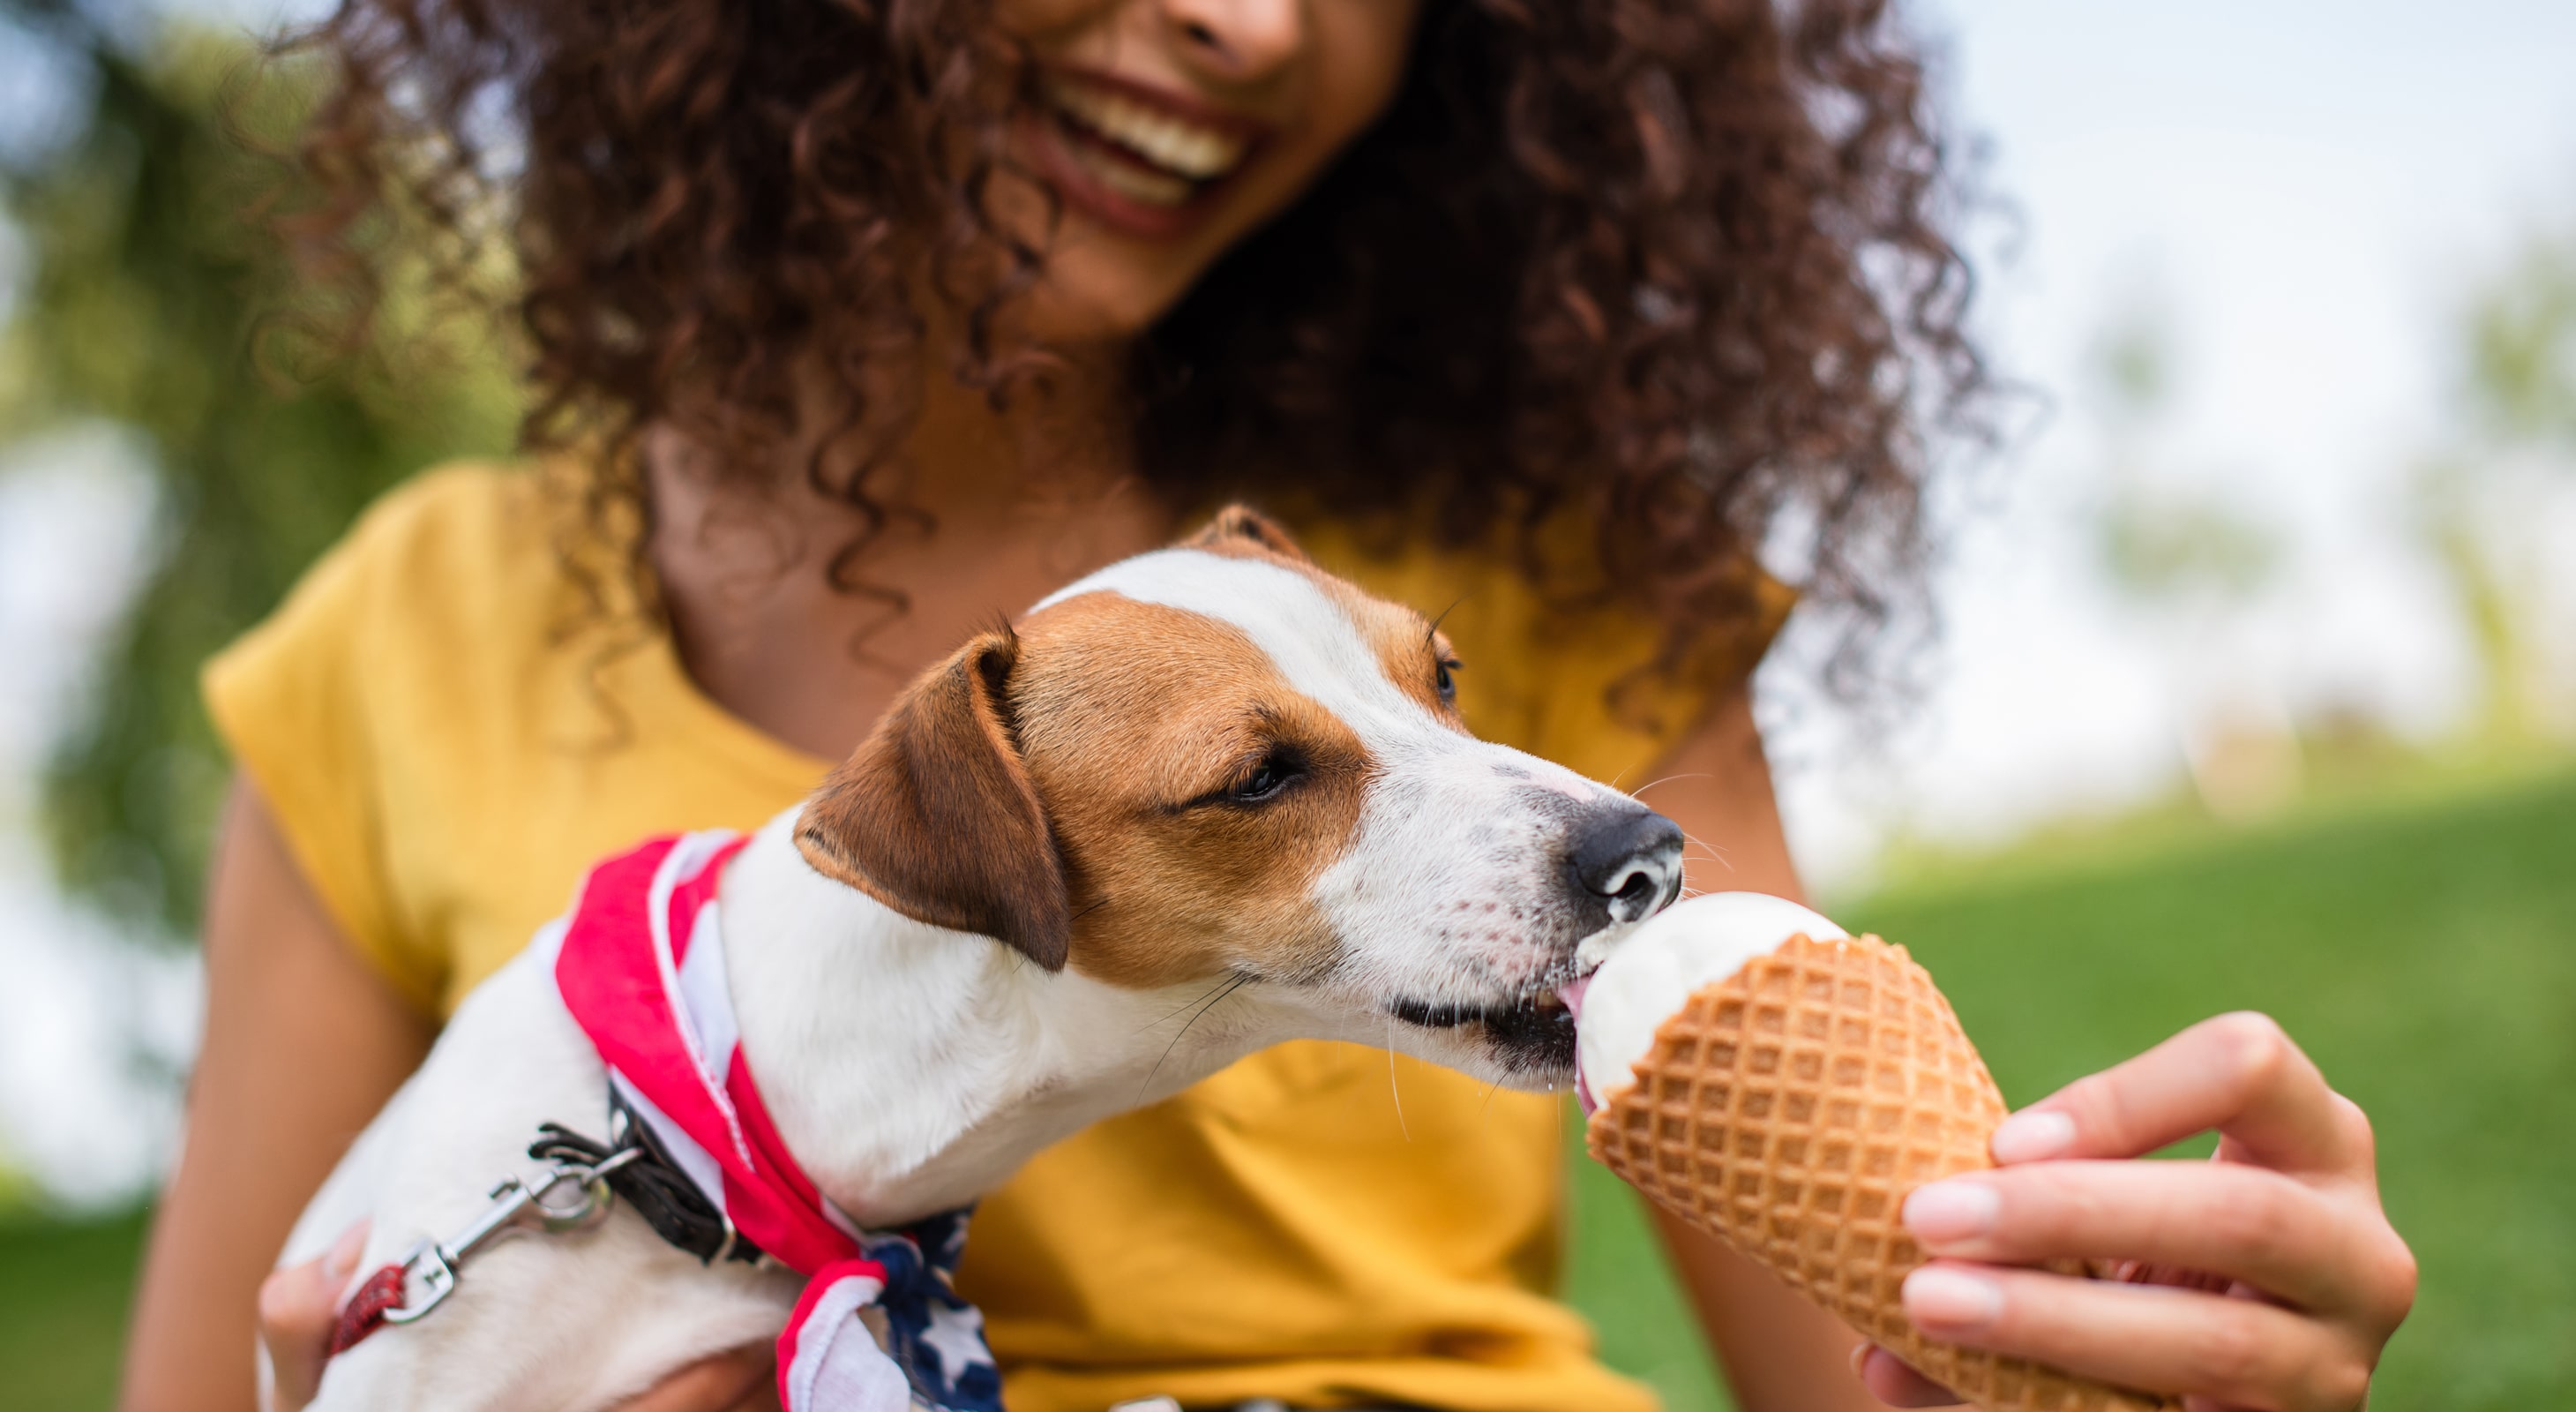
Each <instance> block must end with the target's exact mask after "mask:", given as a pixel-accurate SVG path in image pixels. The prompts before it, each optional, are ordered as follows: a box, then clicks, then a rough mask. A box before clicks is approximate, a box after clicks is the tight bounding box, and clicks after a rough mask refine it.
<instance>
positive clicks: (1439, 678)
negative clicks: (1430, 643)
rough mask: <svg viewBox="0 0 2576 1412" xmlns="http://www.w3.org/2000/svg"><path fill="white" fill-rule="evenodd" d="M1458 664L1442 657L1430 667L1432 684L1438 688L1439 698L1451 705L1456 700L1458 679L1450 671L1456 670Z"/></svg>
mask: <svg viewBox="0 0 2576 1412" xmlns="http://www.w3.org/2000/svg"><path fill="white" fill-rule="evenodd" d="M1458 665H1459V664H1458V663H1456V662H1452V661H1449V660H1448V659H1446V658H1443V659H1441V661H1440V662H1439V663H1438V664H1437V665H1436V666H1434V667H1433V668H1432V676H1431V683H1432V685H1434V686H1436V687H1438V688H1440V699H1441V700H1442V701H1444V702H1446V703H1448V704H1450V705H1453V706H1454V705H1456V704H1457V702H1458V679H1457V678H1456V677H1454V676H1451V675H1450V673H1452V672H1455V671H1457V670H1458Z"/></svg>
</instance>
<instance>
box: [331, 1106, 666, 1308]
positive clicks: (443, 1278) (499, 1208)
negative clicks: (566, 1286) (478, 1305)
mask: <svg viewBox="0 0 2576 1412" xmlns="http://www.w3.org/2000/svg"><path fill="white" fill-rule="evenodd" d="M546 1129H547V1130H548V1131H550V1132H560V1131H561V1129H559V1128H556V1127H555V1125H554V1124H552V1123H548V1124H547V1125H546ZM567 1136H569V1134H567ZM550 1146H551V1140H550V1139H540V1140H539V1141H538V1142H537V1143H536V1144H534V1145H532V1146H531V1147H530V1148H529V1149H528V1155H529V1156H530V1157H534V1158H537V1159H538V1160H540V1161H542V1162H544V1163H545V1169H544V1171H543V1172H542V1173H541V1174H539V1175H538V1176H537V1177H536V1178H534V1179H533V1180H522V1179H521V1178H518V1177H504V1178H502V1179H501V1183H500V1185H498V1186H496V1187H494V1188H492V1204H491V1205H489V1206H486V1207H484V1208H483V1210H482V1213H481V1214H479V1215H477V1216H476V1217H475V1218H474V1219H473V1220H471V1221H469V1222H467V1223H466V1225H465V1228H464V1229H463V1230H460V1231H458V1232H457V1233H456V1234H454V1235H452V1236H449V1237H448V1238H447V1239H445V1240H424V1241H422V1242H420V1243H419V1244H418V1245H415V1246H413V1247H412V1248H411V1249H410V1250H409V1251H407V1252H405V1254H404V1255H403V1257H402V1258H401V1259H400V1260H397V1261H395V1262H394V1263H392V1264H390V1265H387V1266H385V1267H383V1268H382V1269H380V1270H378V1271H376V1272H375V1273H374V1274H372V1275H369V1276H367V1278H366V1282H365V1283H363V1284H361V1285H359V1286H358V1288H357V1290H356V1291H355V1292H353V1293H352V1294H351V1295H350V1296H349V1302H348V1303H347V1304H346V1305H344V1306H342V1308H341V1310H340V1317H339V1320H338V1321H337V1322H336V1323H334V1324H333V1325H332V1327H331V1351H330V1356H332V1357H334V1358H336V1357H338V1356H339V1355H341V1354H343V1353H346V1352H348V1351H349V1350H350V1349H351V1348H354V1347H356V1346H357V1345H358V1344H360V1343H362V1342H364V1341H365V1340H366V1339H367V1337H368V1336H369V1335H371V1334H373V1333H375V1332H376V1331H377V1330H379V1329H381V1328H383V1327H385V1326H386V1325H387V1324H408V1323H411V1322H412V1321H413V1320H415V1319H419V1318H422V1317H424V1316H426V1315H427V1314H428V1313H429V1311H430V1310H432V1309H435V1308H437V1307H438V1306H439V1305H441V1304H443V1303H445V1302H447V1297H448V1296H449V1295H451V1294H454V1293H455V1292H456V1286H457V1283H458V1281H459V1280H460V1279H461V1278H462V1277H463V1275H464V1271H465V1265H466V1262H468V1261H470V1260H472V1259H473V1258H474V1257H475V1256H476V1255H479V1254H481V1253H482V1252H483V1250H484V1249H485V1248H486V1247H488V1246H489V1245H491V1244H492V1242H494V1241H496V1240H499V1239H500V1238H501V1237H503V1236H505V1235H508V1234H510V1233H511V1232H513V1231H532V1232H537V1233H540V1234H544V1235H564V1234H568V1233H570V1232H573V1231H581V1230H588V1229H589V1228H591V1227H592V1226H595V1225H597V1224H599V1222H600V1220H601V1219H602V1218H604V1217H605V1216H607V1214H608V1207H609V1203H610V1202H611V1201H612V1200H614V1199H615V1194H614V1191H613V1189H612V1188H613V1179H614V1178H616V1177H619V1176H621V1175H624V1174H626V1173H629V1172H632V1171H634V1170H635V1167H636V1164H637V1163H638V1162H639V1161H641V1160H642V1159H643V1158H644V1157H646V1156H647V1155H648V1154H647V1153H646V1151H645V1149H644V1148H643V1147H642V1146H640V1145H637V1146H627V1147H622V1148H617V1149H613V1150H612V1149H609V1148H606V1147H605V1146H602V1145H599V1144H590V1146H591V1147H593V1148H594V1149H596V1152H597V1155H596V1157H593V1158H590V1159H588V1160H578V1159H575V1158H571V1157H567V1156H565V1155H563V1154H562V1153H561V1152H559V1151H552V1150H549V1149H550ZM567 1188H569V1189H570V1192H571V1198H570V1199H569V1200H564V1199H561V1198H560V1197H558V1195H557V1194H558V1193H560V1192H563V1191H565V1190H566V1189H567ZM415 1282H417V1283H418V1284H419V1286H420V1290H421V1298H420V1300H419V1302H417V1303H414V1302H413V1300H412V1298H411V1288H412V1285H413V1284H414V1283H415Z"/></svg>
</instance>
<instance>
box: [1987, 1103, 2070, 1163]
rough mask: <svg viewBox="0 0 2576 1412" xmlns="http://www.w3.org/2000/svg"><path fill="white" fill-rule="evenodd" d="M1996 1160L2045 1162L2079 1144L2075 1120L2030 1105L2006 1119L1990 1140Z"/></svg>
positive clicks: (1989, 1144)
mask: <svg viewBox="0 0 2576 1412" xmlns="http://www.w3.org/2000/svg"><path fill="white" fill-rule="evenodd" d="M1987 1145H1988V1146H1989V1147H1991V1148H1993V1149H1994V1154H1995V1160H1996V1161H1998V1162H2002V1163H2006V1164H2010V1163H2014V1162H2042V1161H2046V1160H2047V1159H2049V1158H2051V1157H2056V1156H2060V1155H2062V1154H2063V1153H2064V1152H2065V1151H2066V1150H2067V1149H2068V1148H2070V1147H2073V1146H2074V1145H2075V1120H2074V1119H2073V1118H2070V1117H2067V1116H2066V1115H2065V1114H2063V1113H2057V1112H2052V1111H2050V1110H2048V1109H2045V1108H2028V1109H2024V1110H2022V1111H2021V1112H2019V1113H2015V1114H2013V1115H2012V1116H2011V1117H2009V1118H2006V1119H2004V1120H2003V1123H2002V1125H2001V1126H1999V1127H1997V1128H1996V1129H1995V1135H1994V1137H1993V1139H1992V1140H1991V1141H1989V1142H1988V1144H1987Z"/></svg>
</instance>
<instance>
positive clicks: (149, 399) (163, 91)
mask: <svg viewBox="0 0 2576 1412" xmlns="http://www.w3.org/2000/svg"><path fill="white" fill-rule="evenodd" d="M135 15H136V11H134V10H133V9H132V8H130V7H122V6H120V7H114V8H113V9H111V8H110V7H108V6H106V5H104V4H102V5H100V6H98V7H97V8H96V9H95V10H92V9H90V8H88V7H85V6H83V5H81V4H79V3H76V0H0V28H5V29H8V30H15V31H17V32H18V34H17V35H13V36H11V37H10V38H9V40H8V41H7V42H11V43H23V44H26V45H32V46H35V47H36V48H38V49H39V50H40V51H41V52H42V55H43V57H42V59H41V60H40V61H39V62H41V63H43V64H44V65H46V66H48V68H49V70H50V71H51V72H53V73H54V74H56V75H57V76H59V77H61V78H62V79H63V80H64V82H63V83H62V84H61V86H60V87H61V91H63V92H65V93H67V94H70V95H72V99H71V107H72V111H70V112H68V113H67V114H65V115H63V120H62V121H59V122H56V123H54V124H52V125H51V126H52V130H51V131H49V132H46V133H42V134H39V135H38V138H39V139H40V140H31V141H24V142H17V143H5V142H0V211H5V215H6V219H7V221H8V222H9V224H10V225H11V226H12V227H14V233H15V236H16V241H15V243H16V244H17V246H18V247H19V250H18V257H19V258H18V261H17V263H18V265H19V266H20V269H19V272H18V286H17V288H16V290H15V298H14V301H12V302H11V303H10V304H9V306H8V318H9V322H8V324H7V326H6V328H5V330H0V444H5V443H12V442H23V441H25V440H26V439H28V438H31V437H35V436H39V435H43V434H46V433H48V432H53V431H57V430H60V429H62V428H64V427H66V426H70V425H77V424H80V423H84V422H90V423H94V422H97V421H100V420H105V421H110V422H114V423H117V424H120V425H122V426H125V427H128V428H131V429H133V430H134V431H136V432H139V433H141V435H142V436H143V438H144V439H145V441H146V442H147V444H148V446H149V449H150V457H151V462H152V470H153V474H154V476H155V479H156V482H157V485H158V492H159V509H158V514H159V521H160V524H159V531H158V534H157V536H156V553H157V559H156V562H155V563H154V565H153V566H152V567H151V569H150V571H149V573H148V574H147V575H146V577H145V578H144V581H143V588H142V590H141V591H140V593H139V594H138V595H137V597H136V599H135V601H134V602H133V604H132V605H131V608H130V610H129V611H128V612H127V614H126V615H125V617H124V619H123V622H122V624H121V626H120V628H119V629H118V630H117V631H116V633H115V634H114V635H113V636H112V638H111V640H110V642H109V643H108V645H107V648H106V652H107V659H106V661H105V663H104V664H103V670H102V671H101V673H100V676H99V679H98V689H97V691H96V694H95V697H94V699H93V700H92V701H91V702H89V703H88V705H87V709H86V710H84V711H83V712H81V713H80V715H79V718H78V724H77V725H76V727H75V728H74V729H73V730H72V732H71V733H70V734H69V736H68V738H66V739H65V740H63V741H62V742H61V743H60V747H59V751H58V753H57V755H56V757H55V759H54V761H53V763H52V766H51V769H50V772H49V776H48V778H47V780H46V788H45V815H46V823H47V828H48V833H49V837H50V841H51V843H52V846H53V851H54V857H55V859H56V861H57V864H58V867H59V870H60V873H61V876H62V878H63V880H64V882H65V883H66V884H67V885H68V886H70V887H71V888H72V889H73V890H75V891H76V892H78V893H81V894H84V895H86V896H88V897H89V898H91V899H93V900H94V901H97V902H99V903H101V904H103V905H104V906H105V907H107V908H108V910H109V911H110V912H111V913H113V914H115V915H117V916H119V917H120V918H121V919H123V920H126V921H128V922H130V923H133V924H137V925H139V926H141V927H144V928H145V929H148V930H161V931H167V932H169V933H171V934H176V935H182V936H184V935H190V934H193V931H194V927H195V922H196V915H197V906H198V899H199V894H200V892H201V890H202V887H203V878H204V873H205V862H206V854H207V846H208V843H209V842H210V831H211V825H212V821H213V818H214V810H215V806H216V803H217V800H218V796H219V792H220V789H221V784H222V781H223V779H224V777H225V772H226V767H225V764H224V759H223V754H222V750H221V748H220V746H219V745H218V744H217V743H216V741H215V739H214V736H213V733H212V732H211V730H210V729H209V727H208V725H207V723H206V720H205V717H204V713H203V711H202V710H201V709H200V707H199V704H198V698H197V687H196V678H197V670H198V667H199V665H200V664H201V663H202V662H203V661H204V660H205V658H206V657H207V655H208V654H210V653H211V652H213V651H214V650H215V649H217V648H219V647H221V646H223V645H224V644H225V643H226V642H227V641H229V640H230V639H231V638H232V637H233V636H234V635H236V634H237V633H239V632H241V631H242V630H243V629H244V628H245V627H247V626H249V625H250V624H251V623H253V622H255V621H257V620H258V619H259V618H260V617H261V616H262V615H263V614H265V613H267V612H268V611H269V610H270V609H271V608H272V607H274V606H275V605H276V604H277V602H278V601H279V599H280V598H281V597H283V596H284V594H285V592H286V590H287V589H288V588H289V587H290V586H291V585H292V584H293V583H294V582H295V579H296V576H297V575H298V574H299V573H300V572H301V571H302V570H303V568H304V567H305V566H306V564H308V563H309V562H310V561H311V560H312V559H313V558H314V556H315V555H316V554H318V553H319V552H321V550H322V549H323V548H325V547H326V546H328V545H329V544H330V543H331V542H332V541H333V539H334V538H336V537H337V536H338V535H339V534H340V532H341V531H342V530H343V529H344V528H345V527H346V526H347V525H348V524H349V522H350V520H351V519H352V518H353V517H354V516H355V515H356V514H357V512H358V511H359V510H360V509H362V508H363V507H364V506H365V505H366V504H367V503H368V502H369V501H370V500H372V499H374V498H375V497H376V496H377V495H378V494H379V493H380V492H382V491H383V490H384V489H385V488H386V487H388V486H390V485H391V484H393V483H394V482H395V481H397V480H399V479H401V478H402V477H403V476H405V475H406V474H408V473H409V472H411V471H412V470H414V469H415V468H417V467H420V466H422V465H424V464H427V463H429V462H432V461H436V460H439V459H442V458H445V457H450V456H457V455H467V454H489V453H493V452H498V451H502V450H505V449H506V448H507V447H508V446H509V445H510V443H511V437H512V428H513V426H514V424H515V420H516V416H517V411H518V408H517V405H516V401H515V398H514V395H513V392H512V387H511V381H510V379H509V377H508V375H507V373H506V368H507V360H506V359H504V358H501V357H498V356H496V349H495V347H494V346H493V345H492V344H491V343H490V342H489V341H488V340H487V339H484V338H483V337H481V330H478V329H476V328H475V327H473V326H472V325H471V324H470V323H466V322H460V320H459V319H458V318H457V317H455V315H456V313H457V312H458V309H459V308H460V307H461V306H457V305H454V304H452V303H449V302H446V301H441V300H439V299H436V298H433V297H432V294H431V291H429V290H428V289H427V288H426V286H425V283H424V282H423V281H420V280H415V281H413V284H412V286H411V288H410V289H409V291H408V293H406V291H405V288H404V286H403V284H402V282H401V281H400V280H399V279H398V278H392V277H389V282H388V295H387V300H386V304H385V306H384V310H383V315H382V317H380V319H379V321H378V324H377V332H376V333H375V335H374V336H373V339H372V341H371V342H370V343H369V344H368V345H367V346H366V347H364V348H362V349H360V350H357V351H356V352H355V353H354V354H353V355H351V356H332V357H327V358H326V357H322V356H319V355H320V354H322V353H323V352H324V351H325V350H324V349H323V348H322V346H321V344H319V343H317V342H316V341H315V340H314V339H312V338H310V337H306V338H302V339H298V338H297V337H296V336H295V333H296V329H297V328H298V325H297V324H294V323H281V322H275V321H267V320H264V319H263V315H264V314H271V313H275V312H277V311H279V310H281V309H291V306H292V304H293V302H294V301H297V300H302V301H304V304H305V308H304V309H303V312H305V313H322V314H328V313H329V312H331V311H330V310H329V309H327V308H316V307H314V304H315V301H317V300H321V299H324V298H325V297H326V296H325V295H324V294H323V293H321V292H318V291H315V290H313V289H312V288H310V287H308V286H303V285H300V284H298V283H297V282H296V281H295V279H294V278H293V276H292V274H291V272H289V271H288V270H286V269H285V268H283V267H282V265H281V264H280V262H279V261H278V260H277V259H276V258H275V256H274V251H273V247H272V245H271V243H270V242H268V241H267V240H265V239H264V238H263V236H262V234H261V233H260V231H259V230H258V229H256V221H255V220H253V219H247V218H246V217H249V216H251V215H254V214H255V213H256V212H258V211H260V210H262V209H269V208H274V206H273V203H276V202H281V201H282V202H284V203H285V208H286V209H292V206H293V203H294V201H295V200H296V195H297V193H296V190H295V187H294V184H293V181H292V178H291V176H290V169H289V167H288V166H287V165H286V164H285V163H283V162H280V161H277V160H275V159H273V158H269V157H263V156H259V155H256V153H257V149H258V147H259V146H260V144H258V143H252V144H248V145H246V144H245V143H244V142H243V141H242V140H241V139H240V136H239V134H240V133H242V132H247V133H252V134H258V135H264V136H265V137H267V138H269V139H278V140H282V139H283V138H284V137H285V135H286V134H287V133H289V132H290V131H291V127H292V122H293V119H294V116H295V114H296V112H297V111H298V109H299V107H300V104H299V102H298V99H299V95H307V94H310V93H312V92H314V91H315V89H316V84H315V83H314V82H313V80H314V78H315V75H313V74H311V73H310V72H298V71H297V70H295V69H293V68H292V67H288V66H280V65H269V64H263V63H261V62H259V55H258V51H257V50H256V48H255V46H253V45H252V44H251V43H250V42H249V41H248V40H247V39H246V38H242V37H238V36H233V37H225V36H217V35H213V34H209V33H206V32H203V31H197V30H190V29H187V28H185V27H181V26H177V25H172V24H153V23H149V22H143V21H138V20H137V19H136V18H135ZM111 19H112V20H113V23H109V22H108V21H109V20H111ZM19 36H24V38H23V39H21V38H20V37H19ZM385 247H386V248H387V249H388V250H391V249H394V248H397V246H396V243H395V242H393V241H391V240H387V241H385ZM255 335H259V337H256V338H255V337H254V336H255ZM269 335H276V336H274V337H271V336H269ZM433 335H434V336H433ZM255 345H257V346H258V348H259V349H260V352H261V356H259V357H257V358H254V357H253V356H252V354H253V350H254V346H255ZM299 363H300V364H301V365H302V366H301V367H300V368H298V367H297V366H296V365H298V364H299ZM281 369H293V371H283V372H282V371H281Z"/></svg>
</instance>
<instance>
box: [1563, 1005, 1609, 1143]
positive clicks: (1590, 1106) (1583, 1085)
mask: <svg viewBox="0 0 2576 1412" xmlns="http://www.w3.org/2000/svg"><path fill="white" fill-rule="evenodd" d="M1591 988H1592V977H1590V976H1578V977H1576V978H1575V979H1573V980H1570V981H1567V982H1566V983H1565V984H1563V985H1561V986H1558V987H1557V988H1556V998H1557V999H1559V1000H1562V1001H1564V1002H1565V1011H1566V1013H1567V1014H1569V1015H1572V1016H1573V1017H1574V1023H1575V1027H1576V1028H1577V1029H1580V1028H1581V1027H1582V1025H1583V992H1585V991H1587V990H1590V989H1591ZM1574 1097H1575V1101H1577V1102H1579V1103H1581V1104H1582V1105H1583V1116H1584V1117H1587V1118H1589V1117H1591V1116H1592V1115H1593V1113H1594V1112H1595V1111H1597V1110H1598V1109H1599V1108H1600V1107H1601V1105H1600V1104H1599V1103H1598V1102H1596V1101H1594V1099H1593V1097H1592V1085H1591V1083H1590V1082H1588V1081H1587V1080H1585V1078H1584V1077H1583V1060H1582V1056H1581V1053H1580V1051H1578V1052H1577V1055H1576V1058H1575V1061H1574Z"/></svg>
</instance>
